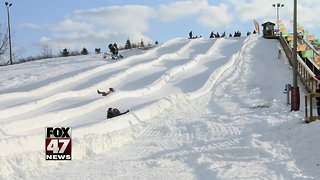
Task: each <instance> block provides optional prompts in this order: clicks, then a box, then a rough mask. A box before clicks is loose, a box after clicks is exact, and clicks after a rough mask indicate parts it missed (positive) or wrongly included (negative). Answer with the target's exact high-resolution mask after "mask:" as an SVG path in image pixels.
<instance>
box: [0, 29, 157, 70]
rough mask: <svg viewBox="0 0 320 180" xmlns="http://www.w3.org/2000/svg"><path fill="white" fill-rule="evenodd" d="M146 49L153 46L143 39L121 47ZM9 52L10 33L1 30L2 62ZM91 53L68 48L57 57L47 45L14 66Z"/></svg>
mask: <svg viewBox="0 0 320 180" xmlns="http://www.w3.org/2000/svg"><path fill="white" fill-rule="evenodd" d="M155 44H156V45H157V44H158V41H156V42H155ZM146 47H151V44H150V43H148V44H147V45H145V43H144V41H143V40H142V39H141V41H140V42H138V43H131V41H130V39H129V38H128V39H127V40H126V42H125V44H124V46H119V47H118V49H119V50H124V49H132V48H146ZM104 49H105V50H107V49H108V48H107V44H106V47H105V48H104ZM8 51H9V36H8V33H2V31H1V29H0V61H1V60H3V59H4V56H5V55H6V54H8ZM22 51H23V50H17V52H15V53H13V54H14V58H13V59H17V58H18V56H19V55H20V54H22ZM90 53H91V52H90V51H89V50H88V49H87V48H86V47H83V48H82V50H81V51H79V50H73V51H70V50H69V49H67V48H63V49H62V50H60V52H59V53H58V54H56V55H54V54H53V53H52V49H50V48H49V47H48V46H47V45H43V46H42V47H41V52H40V55H38V56H30V57H26V58H20V59H18V61H14V64H18V63H23V62H28V61H35V60H40V59H48V58H55V57H67V56H79V55H87V54H90ZM94 53H95V54H100V53H101V48H95V49H94ZM8 64H9V61H5V62H4V63H0V66H3V65H8Z"/></svg>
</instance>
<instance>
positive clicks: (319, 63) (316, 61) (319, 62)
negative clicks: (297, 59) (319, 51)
mask: <svg viewBox="0 0 320 180" xmlns="http://www.w3.org/2000/svg"><path fill="white" fill-rule="evenodd" d="M314 62H315V63H316V64H318V65H320V56H316V57H315V58H314Z"/></svg>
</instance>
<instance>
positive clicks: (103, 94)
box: [97, 88, 114, 96]
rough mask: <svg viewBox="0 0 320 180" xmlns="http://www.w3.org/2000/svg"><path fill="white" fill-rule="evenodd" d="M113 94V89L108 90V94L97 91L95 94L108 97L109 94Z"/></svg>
mask: <svg viewBox="0 0 320 180" xmlns="http://www.w3.org/2000/svg"><path fill="white" fill-rule="evenodd" d="M112 92H114V89H113V88H109V91H108V92H104V91H99V90H97V93H98V94H101V96H107V95H109V94H110V93H112Z"/></svg>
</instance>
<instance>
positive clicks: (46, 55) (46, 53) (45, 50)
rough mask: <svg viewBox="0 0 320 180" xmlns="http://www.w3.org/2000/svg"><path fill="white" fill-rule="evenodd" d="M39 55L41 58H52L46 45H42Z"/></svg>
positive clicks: (50, 50)
mask: <svg viewBox="0 0 320 180" xmlns="http://www.w3.org/2000/svg"><path fill="white" fill-rule="evenodd" d="M41 55H42V57H43V58H52V57H53V56H52V49H50V48H49V46H48V45H43V46H42V47H41Z"/></svg>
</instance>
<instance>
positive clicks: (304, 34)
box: [301, 30, 309, 36]
mask: <svg viewBox="0 0 320 180" xmlns="http://www.w3.org/2000/svg"><path fill="white" fill-rule="evenodd" d="M308 34H309V33H308V31H305V30H302V32H301V35H303V36H308Z"/></svg>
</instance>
